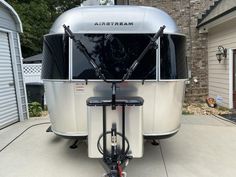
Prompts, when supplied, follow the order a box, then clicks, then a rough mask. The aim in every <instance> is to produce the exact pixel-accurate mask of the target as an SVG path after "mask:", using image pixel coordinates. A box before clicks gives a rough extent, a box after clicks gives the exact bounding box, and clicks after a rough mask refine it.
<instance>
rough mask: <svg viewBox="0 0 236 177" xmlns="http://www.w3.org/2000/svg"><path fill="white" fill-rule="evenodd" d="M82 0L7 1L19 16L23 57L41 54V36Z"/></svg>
mask: <svg viewBox="0 0 236 177" xmlns="http://www.w3.org/2000/svg"><path fill="white" fill-rule="evenodd" d="M82 1H83V0H70V1H65V0H7V2H8V3H9V4H10V5H12V6H13V8H14V9H15V10H16V12H17V13H18V14H19V16H20V19H21V21H22V24H23V30H24V33H23V34H21V47H22V54H23V57H29V56H32V55H35V54H38V53H40V52H42V41H43V35H44V34H47V33H48V32H49V29H50V27H51V26H52V24H53V22H54V21H55V19H56V18H57V17H58V16H59V15H60V14H62V13H63V12H65V11H66V10H69V9H71V8H73V7H76V6H79V5H80V3H81V2H82Z"/></svg>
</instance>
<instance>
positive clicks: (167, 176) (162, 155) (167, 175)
mask: <svg viewBox="0 0 236 177" xmlns="http://www.w3.org/2000/svg"><path fill="white" fill-rule="evenodd" d="M158 142H159V145H160V151H161V157H162V161H163V164H164V167H165V172H166V177H169V174H168V171H167V166H166V162H165V159H164V154H163V151H162V147H161V141H160V140H158Z"/></svg>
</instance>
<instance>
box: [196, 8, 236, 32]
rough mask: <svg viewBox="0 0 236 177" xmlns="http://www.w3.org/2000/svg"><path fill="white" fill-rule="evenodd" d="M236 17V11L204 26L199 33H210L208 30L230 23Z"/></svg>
mask: <svg viewBox="0 0 236 177" xmlns="http://www.w3.org/2000/svg"><path fill="white" fill-rule="evenodd" d="M235 17H236V11H234V12H231V13H229V14H227V15H225V16H223V17H220V18H218V19H216V20H214V21H212V22H210V23H208V24H206V25H203V26H201V27H200V28H199V33H208V30H209V29H211V28H214V27H215V26H217V25H220V24H222V23H225V22H227V21H230V20H232V19H234V18H235Z"/></svg>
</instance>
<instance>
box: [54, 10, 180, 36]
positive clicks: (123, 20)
mask: <svg viewBox="0 0 236 177" xmlns="http://www.w3.org/2000/svg"><path fill="white" fill-rule="evenodd" d="M64 24H65V25H67V26H70V28H71V30H72V31H73V32H74V33H156V32H157V31H158V30H159V28H160V26H163V25H165V26H166V29H165V31H164V33H178V28H177V26H176V23H175V22H174V20H173V19H172V18H171V17H170V16H169V15H168V14H167V13H166V12H164V11H162V10H160V9H157V8H153V7H144V6H90V7H76V8H74V9H71V10H69V11H67V12H65V13H63V14H62V15H61V16H60V17H58V19H57V20H56V21H55V23H54V24H53V26H52V28H51V30H50V33H51V34H57V33H64V28H63V25H64Z"/></svg>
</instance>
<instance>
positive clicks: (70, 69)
mask: <svg viewBox="0 0 236 177" xmlns="http://www.w3.org/2000/svg"><path fill="white" fill-rule="evenodd" d="M72 48H73V41H72V39H71V38H69V80H70V81H71V80H72V76H73V73H72V69H73V68H72V62H73V60H72V58H73V49H72Z"/></svg>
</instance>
